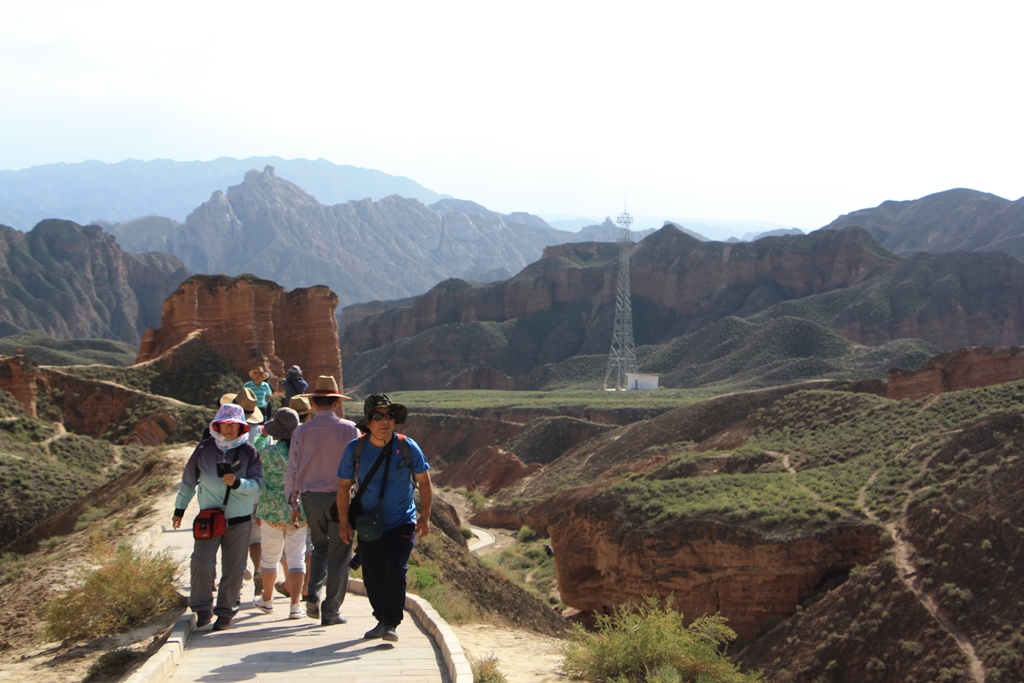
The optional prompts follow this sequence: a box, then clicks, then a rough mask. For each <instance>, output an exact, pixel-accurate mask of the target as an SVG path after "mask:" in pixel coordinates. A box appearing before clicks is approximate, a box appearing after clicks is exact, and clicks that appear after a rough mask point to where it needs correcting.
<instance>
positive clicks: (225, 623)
mask: <svg viewBox="0 0 1024 683" xmlns="http://www.w3.org/2000/svg"><path fill="white" fill-rule="evenodd" d="M229 628H231V617H217V621H215V622H213V630H214V631H227V630H228V629H229Z"/></svg>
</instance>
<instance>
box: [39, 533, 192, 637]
mask: <svg viewBox="0 0 1024 683" xmlns="http://www.w3.org/2000/svg"><path fill="white" fill-rule="evenodd" d="M180 571H181V567H180V565H179V562H178V560H177V559H175V558H174V557H173V556H172V555H171V554H170V553H169V552H167V551H164V552H159V553H153V552H149V551H138V550H135V549H134V548H133V547H132V546H131V545H129V544H125V545H122V546H121V547H119V548H118V549H117V551H116V552H113V553H111V554H108V556H107V559H106V560H105V561H104V562H103V563H102V564H101V566H100V567H99V568H98V569H90V570H87V571H85V572H84V573H83V574H82V576H81V578H80V581H81V585H80V586H76V587H73V588H71V590H69V591H67V592H66V593H63V594H61V595H59V596H57V597H56V598H54V599H53V600H51V601H50V602H49V603H47V605H46V611H45V616H44V618H45V620H46V634H47V636H49V637H50V638H52V639H54V640H64V639H65V638H71V639H74V640H84V639H88V638H94V637H96V636H101V635H113V634H116V633H123V632H124V631H127V630H128V629H129V628H131V627H132V626H136V625H138V624H141V623H142V622H144V621H146V620H147V619H150V618H151V617H153V616H154V615H157V614H160V613H161V612H163V611H164V610H167V609H170V608H171V607H174V606H175V605H177V604H179V602H180V601H181V596H179V595H178V588H177V579H178V574H179V573H180Z"/></svg>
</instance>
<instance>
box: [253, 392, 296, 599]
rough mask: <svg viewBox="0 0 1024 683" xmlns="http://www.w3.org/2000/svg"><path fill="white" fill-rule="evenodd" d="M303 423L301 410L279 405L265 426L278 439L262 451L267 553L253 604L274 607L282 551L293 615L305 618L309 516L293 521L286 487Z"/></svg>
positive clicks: (261, 512) (260, 515)
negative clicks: (290, 453)
mask: <svg viewBox="0 0 1024 683" xmlns="http://www.w3.org/2000/svg"><path fill="white" fill-rule="evenodd" d="M298 426H299V414H298V413H296V412H295V411H294V410H292V409H291V408H279V409H278V410H277V412H275V413H274V419H273V420H271V421H270V422H267V423H266V424H265V425H264V426H263V432H264V434H266V435H267V436H270V437H272V438H274V439H275V440H276V441H275V442H274V443H273V445H270V446H266V447H264V448H263V449H262V450H261V451H260V457H261V458H262V459H263V492H262V493H261V494H260V502H259V505H258V506H257V507H256V517H257V519H259V520H260V525H261V527H262V529H263V555H262V557H261V558H260V573H261V574H262V575H263V595H262V596H260V597H258V598H256V599H255V600H253V603H252V604H253V607H255V608H256V609H258V610H260V611H262V612H264V613H268V614H269V613H270V612H273V611H274V581H275V580H276V579H277V564H278V562H280V561H281V555H282V553H283V554H284V557H285V558H286V559H287V561H288V576H287V579H286V582H287V585H288V592H289V594H290V597H291V606H290V608H289V610H288V618H289V619H301V618H302V617H303V615H304V614H305V611H304V610H303V609H302V608H301V607H299V598H300V597H301V596H302V582H303V579H304V578H305V566H306V562H305V554H306V532H307V529H306V516H305V514H303V515H302V517H301V518H300V520H299V521H298V522H296V523H294V524H293V523H292V521H291V516H290V515H291V507H290V506H289V505H288V499H287V497H286V495H285V490H284V478H285V474H286V473H287V471H288V445H289V442H290V440H291V438H292V432H293V431H295V428H296V427H298Z"/></svg>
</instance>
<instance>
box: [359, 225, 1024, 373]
mask: <svg viewBox="0 0 1024 683" xmlns="http://www.w3.org/2000/svg"><path fill="white" fill-rule="evenodd" d="M617 258H618V249H617V246H616V245H614V244H609V243H581V244H565V245H560V246H554V247H550V248H548V249H547V250H546V251H545V256H544V258H543V259H541V260H540V261H538V262H536V263H533V264H531V265H530V266H529V267H528V268H525V269H524V270H522V271H521V272H520V273H518V274H517V275H516V276H515V277H513V278H511V279H509V280H506V281H503V282H496V283H491V284H472V283H468V282H464V281H459V280H448V281H446V282H443V283H441V284H439V285H438V286H437V287H435V288H434V289H432V290H431V291H429V292H427V293H426V294H424V295H422V296H419V297H415V298H413V299H412V300H410V301H406V302H402V303H401V304H396V305H394V306H392V307H390V308H389V307H386V306H385V305H383V304H375V305H374V306H373V307H366V306H353V307H351V308H346V309H344V310H343V311H342V348H343V349H345V353H346V354H347V356H346V357H347V360H346V377H347V379H348V382H349V385H350V386H354V387H356V388H357V389H360V390H363V391H376V390H381V389H382V388H390V389H393V390H399V389H428V388H431V389H436V388H441V387H445V388H459V389H531V390H536V389H545V388H551V387H554V386H575V385H586V384H587V383H590V385H593V384H594V383H596V382H598V381H599V377H600V376H601V373H602V372H603V369H604V367H603V363H604V361H605V360H606V358H607V352H608V348H609V344H610V340H611V337H612V323H613V319H614V311H615V297H616V287H615V282H616V275H617V271H618V266H617ZM630 275H631V285H632V317H633V327H634V337H635V341H636V344H637V349H638V357H639V360H640V363H641V367H640V369H641V371H644V372H654V373H657V374H660V375H661V377H662V380H663V384H664V385H666V386H678V385H684V386H697V385H706V384H714V383H720V382H725V381H736V379H737V378H739V377H740V376H742V377H744V378H745V380H744V381H748V382H754V383H757V382H765V383H769V384H770V383H778V382H781V381H795V380H797V379H807V378H812V377H819V376H833V375H834V374H839V375H843V374H846V376H849V373H850V372H851V368H852V367H853V366H852V365H851V362H853V361H854V360H855V365H856V366H857V368H858V369H856V370H855V372H857V373H859V374H860V376H861V377H871V376H875V377H879V376H882V375H884V372H885V370H887V369H888V368H889V367H893V365H895V364H897V361H898V362H899V364H900V365H901V366H903V367H916V363H920V362H923V361H924V360H925V359H926V358H927V357H928V355H929V354H931V353H934V351H935V350H936V349H937V350H952V349H956V348H961V347H963V346H977V345H991V346H996V345H1016V344H1021V343H1022V342H1024V263H1021V262H1020V261H1018V260H1017V259H1015V258H1013V257H1011V256H1008V255H1006V254H1002V253H967V252H960V253H955V254H939V255H929V254H918V255H917V256H915V257H913V258H911V259H901V258H900V257H898V256H897V255H895V254H893V253H891V252H889V251H887V250H886V249H884V248H883V247H882V246H881V245H880V244H879V243H878V241H877V240H876V239H875V238H874V237H873V236H872V235H871V234H870V233H868V232H867V231H866V230H864V229H861V228H847V229H845V230H841V231H833V230H821V231H817V232H814V233H811V234H810V235H800V236H784V237H769V238H764V239H761V240H758V241H757V242H753V243H737V244H731V243H723V242H699V241H697V240H696V239H694V238H693V237H691V236H689V235H685V234H683V233H682V232H681V231H679V230H678V229H676V228H675V227H674V226H671V225H668V226H666V227H664V228H662V229H661V230H659V231H658V232H656V233H654V234H653V235H650V236H649V237H647V238H646V239H644V240H643V241H642V242H640V243H639V244H638V245H637V246H636V248H635V249H634V250H633V253H632V255H631V266H630ZM751 340H755V342H756V343H751ZM644 347H646V348H644ZM830 373H832V374H830Z"/></svg>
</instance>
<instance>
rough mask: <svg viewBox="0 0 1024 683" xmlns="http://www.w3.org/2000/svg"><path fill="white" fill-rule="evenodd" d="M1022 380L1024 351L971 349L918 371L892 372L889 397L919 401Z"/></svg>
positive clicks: (1016, 348)
mask: <svg viewBox="0 0 1024 683" xmlns="http://www.w3.org/2000/svg"><path fill="white" fill-rule="evenodd" d="M1018 379H1024V348H1022V347H1020V346H997V347H971V348H965V349H959V350H957V351H953V352H952V353H944V354H941V355H939V356H936V357H935V358H932V359H931V360H930V361H928V362H927V363H925V364H924V365H923V366H922V367H921V368H919V369H918V370H914V371H908V370H901V369H894V370H890V371H889V373H888V376H887V382H886V383H887V389H886V396H887V397H888V398H892V399H897V400H898V399H902V398H910V399H916V398H923V397H925V396H929V395H931V394H941V393H943V392H947V391H960V390H961V389H973V388H977V387H987V386H990V385H993V384H1002V383H1004V382H1013V381H1015V380H1018Z"/></svg>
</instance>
